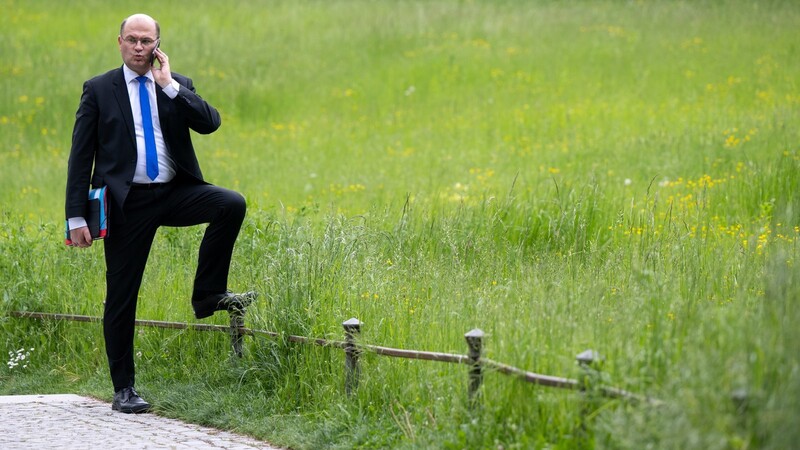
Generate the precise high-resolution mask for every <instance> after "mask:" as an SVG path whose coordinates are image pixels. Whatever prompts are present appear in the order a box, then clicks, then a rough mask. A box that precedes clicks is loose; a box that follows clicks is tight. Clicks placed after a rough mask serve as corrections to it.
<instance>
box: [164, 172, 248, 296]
mask: <svg viewBox="0 0 800 450" xmlns="http://www.w3.org/2000/svg"><path fill="white" fill-rule="evenodd" d="M246 209H247V206H246V204H245V200H244V197H242V195H241V194H239V193H238V192H235V191H231V190H229V189H225V188H221V187H218V186H212V185H183V186H177V187H175V189H174V190H173V191H172V193H171V194H170V201H169V207H168V209H167V210H166V215H165V218H164V220H163V222H162V223H163V225H167V226H189V225H197V224H201V223H208V224H209V225H208V228H206V232H205V235H204V236H203V241H202V242H201V243H200V251H199V254H198V260H197V272H196V274H195V279H194V291H195V295H198V294H201V296H202V294H205V293H221V292H224V291H225V290H226V289H227V287H228V272H229V269H230V265H231V256H232V255H233V246H234V244H235V242H236V238H237V237H238V236H239V230H240V228H241V226H242V221H243V220H244V216H245V212H246Z"/></svg>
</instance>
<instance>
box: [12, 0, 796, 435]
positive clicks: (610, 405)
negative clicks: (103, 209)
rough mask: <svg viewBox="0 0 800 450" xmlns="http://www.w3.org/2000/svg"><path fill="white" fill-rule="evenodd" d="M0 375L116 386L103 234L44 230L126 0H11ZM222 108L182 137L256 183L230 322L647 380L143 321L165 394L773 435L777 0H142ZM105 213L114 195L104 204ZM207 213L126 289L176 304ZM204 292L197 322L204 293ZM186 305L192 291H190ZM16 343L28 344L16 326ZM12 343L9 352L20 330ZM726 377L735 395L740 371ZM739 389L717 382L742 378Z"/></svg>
mask: <svg viewBox="0 0 800 450" xmlns="http://www.w3.org/2000/svg"><path fill="white" fill-rule="evenodd" d="M2 6H3V11H4V14H3V15H2V18H0V25H1V27H0V30H2V31H0V48H2V55H3V61H2V62H0V78H2V82H3V87H4V89H3V90H2V92H0V136H1V137H0V142H1V143H2V151H0V204H2V211H0V248H1V249H2V253H0V270H1V272H0V273H2V275H0V277H2V278H0V280H2V284H1V286H2V287H0V291H2V301H1V302H0V305H2V308H1V309H2V312H3V314H2V315H1V316H0V327H2V329H3V333H4V335H3V339H2V340H0V342H2V346H0V350H2V352H3V353H2V354H3V355H5V354H9V352H11V353H10V354H9V361H10V360H11V359H13V358H14V355H15V354H16V353H15V352H16V351H17V350H20V349H23V350H25V351H27V352H29V353H30V356H29V357H28V358H26V360H25V361H27V364H25V365H26V366H27V367H23V365H17V366H13V367H12V365H9V364H6V365H2V366H0V392H2V393H46V392H64V391H70V392H79V393H85V394H90V395H95V396H99V397H102V398H106V399H108V398H110V386H109V384H108V376H107V369H106V362H105V356H104V348H103V343H102V333H101V330H100V327H99V325H92V324H75V323H52V322H35V321H28V320H20V319H14V318H10V317H8V314H7V313H8V312H10V311H13V310H34V311H48V312H65V313H74V314H88V315H95V316H99V315H101V314H102V301H103V296H104V291H105V286H104V282H103V280H104V278H103V271H104V263H103V259H102V258H103V256H102V248H100V247H102V243H98V244H96V245H95V246H94V247H93V248H92V249H90V250H87V251H75V250H74V249H67V248H65V247H64V246H63V244H62V243H61V239H62V236H63V212H62V211H63V206H62V205H63V190H64V182H65V172H66V159H67V155H68V152H69V146H70V137H71V127H72V122H73V120H74V111H75V109H76V108H77V103H78V100H79V97H80V92H81V84H82V82H83V81H84V80H85V79H87V78H89V77H91V76H93V75H95V74H98V73H102V72H104V71H106V70H108V69H110V68H113V67H116V66H118V65H119V64H120V60H119V56H118V53H117V49H116V34H117V31H118V25H119V22H120V21H121V20H122V18H124V17H125V16H127V15H128V14H130V13H133V12H136V11H129V10H128V9H127V8H123V7H120V6H110V5H107V4H106V3H104V2H95V1H89V2H85V3H83V4H81V5H80V6H75V5H67V4H64V3H58V2H53V1H49V0H39V1H33V2H16V1H4V2H2ZM138 8H141V10H142V11H146V12H149V13H150V14H152V15H153V16H155V17H156V18H157V19H158V20H159V21H160V22H161V26H162V40H163V44H162V47H163V49H164V50H165V51H166V52H167V53H168V54H169V55H170V60H171V64H172V67H173V70H175V71H176V72H180V73H183V74H186V75H188V76H191V77H192V78H193V79H194V81H195V85H196V86H197V88H198V92H199V93H200V95H202V96H203V97H204V98H206V99H207V100H209V101H210V102H211V103H212V104H213V105H215V106H216V107H218V108H219V109H220V111H221V113H222V116H223V127H222V128H221V129H220V130H219V131H218V132H217V133H215V134H213V135H211V136H198V137H197V138H196V139H195V146H196V148H197V150H198V153H199V158H200V160H201V165H202V166H203V169H204V173H205V175H206V177H207V179H209V180H210V181H212V182H214V183H217V184H220V185H223V186H226V187H231V188H235V189H238V190H240V191H241V192H242V193H243V194H244V195H245V196H246V197H247V199H248V204H249V211H248V216H247V218H246V221H245V224H244V227H243V230H242V233H241V235H240V238H239V241H238V242H237V247H236V253H235V258H234V263H233V270H232V274H231V287H232V288H235V289H245V288H248V289H249V288H254V289H257V290H258V291H259V292H260V293H261V294H262V297H261V298H262V300H261V301H260V303H259V304H258V305H257V306H255V307H253V308H251V310H250V311H249V312H248V318H247V321H248V325H250V326H252V327H254V328H261V329H268V330H275V331H278V332H280V333H282V334H283V335H288V334H302V335H307V336H314V337H329V338H335V339H339V338H341V337H342V335H343V330H342V327H341V323H342V322H343V321H344V320H346V319H348V318H350V317H357V318H358V319H359V320H361V321H363V322H364V324H365V325H364V328H363V331H362V339H363V340H364V341H365V342H368V343H373V344H378V345H386V346H392V347H400V348H413V349H420V350H431V351H444V352H457V353H465V352H466V344H465V342H464V337H463V335H464V333H465V332H467V331H468V330H470V329H472V328H476V327H477V328H481V329H483V330H484V331H486V332H487V335H488V337H487V341H486V344H485V346H486V348H485V350H486V356H487V357H489V358H491V359H493V360H497V361H502V362H505V363H508V364H512V365H515V366H517V367H521V368H524V369H527V370H531V371H535V372H539V373H546V374H552V375H558V376H565V377H577V376H578V375H579V370H578V368H577V367H576V364H575V355H576V354H577V353H579V352H581V351H583V350H585V349H587V348H593V349H595V350H597V351H599V352H600V353H601V354H603V355H604V356H605V361H604V365H603V373H604V378H605V381H606V382H608V383H609V384H611V385H615V386H619V387H622V388H624V389H627V390H630V391H633V392H637V393H641V394H645V395H650V396H653V397H657V398H659V399H662V400H663V401H664V405H663V406H660V407H650V406H645V405H630V404H625V403H623V402H620V401H600V402H597V403H593V404H592V405H590V407H589V411H588V413H589V418H590V420H589V422H588V424H587V427H586V429H585V430H583V431H582V428H581V411H582V410H584V409H585V408H586V406H584V403H583V402H582V397H581V396H580V395H578V394H576V393H570V392H561V391H555V390H552V389H548V388H540V387H535V386H532V385H528V384H525V383H522V382H521V381H519V380H515V379H513V378H509V377H506V376H503V375H501V374H497V373H491V372H490V373H488V374H487V375H486V378H485V383H484V386H483V388H482V389H483V392H482V395H481V396H482V406H481V407H480V408H478V409H476V410H471V409H470V408H469V401H468V398H467V392H466V383H467V374H466V368H465V367H460V366H450V365H445V364H441V363H432V362H419V361H404V360H394V359H387V358H382V357H378V356H376V355H372V354H369V353H368V354H365V355H364V356H363V357H362V364H363V366H362V379H361V384H360V387H359V390H358V391H357V393H356V395H355V396H354V397H353V398H350V399H347V398H345V396H344V392H343V391H344V389H343V385H344V375H343V366H344V361H343V354H342V352H341V350H338V349H331V348H317V347H305V346H301V345H298V344H292V343H289V342H287V341H286V340H285V339H278V340H270V339H266V338H253V339H248V340H247V341H246V348H245V350H246V351H245V356H244V358H242V359H241V360H236V359H235V358H231V357H230V355H229V351H228V338H227V336H225V335H224V334H208V333H201V332H193V331H174V330H169V331H164V330H152V329H141V330H140V331H139V334H138V336H137V343H136V345H137V352H138V353H137V356H136V358H137V368H138V382H137V388H138V389H139V390H140V391H141V392H142V393H143V394H144V395H145V398H147V399H148V400H150V401H152V402H153V403H154V404H155V405H156V408H157V410H158V412H159V413H160V414H164V415H167V416H172V417H180V418H183V419H187V420H192V421H196V422H198V423H204V424H210V425H215V426H219V427H223V428H229V429H236V430H239V431H242V432H246V433H250V434H252V435H254V436H257V437H261V438H264V439H268V440H270V441H272V442H275V443H278V444H281V445H287V446H291V447H293V448H353V447H363V448H379V447H394V448H593V447H596V448H636V449H638V448H703V449H708V448H710V449H716V448H720V449H722V448H725V449H727V448H741V449H744V448H776V449H777V448H790V447H791V446H792V445H793V443H794V442H796V441H797V439H798V431H797V427H796V425H795V424H796V423H797V420H798V418H800V404H798V400H797V399H798V398H800V392H798V387H799V386H800V363H798V359H797V355H798V354H800V351H799V350H800V345H798V342H800V340H798V338H800V332H798V331H797V330H798V329H800V328H798V327H797V326H796V324H797V323H798V320H799V319H800V314H799V313H798V308H797V299H798V297H800V295H799V294H800V288H799V287H798V270H797V264H798V260H797V257H798V238H800V228H799V227H800V196H799V195H798V189H797V186H798V181H800V180H798V169H800V148H798V144H797V142H798V137H800V136H799V135H800V133H799V132H798V129H800V128H798V125H800V120H799V119H800V117H798V103H800V96H798V92H797V88H798V81H799V80H798V74H800V70H799V69H800V67H798V65H799V64H800V63H798V62H797V61H798V58H797V44H796V37H795V34H796V33H795V30H796V29H797V28H798V25H800V23H799V22H800V9H799V8H798V7H797V6H796V5H794V4H793V3H792V2H777V1H775V2H747V1H743V0H741V1H733V0H732V1H722V2H711V1H708V2H677V1H665V2H613V1H608V2H573V3H562V2H548V1H539V2H513V1H496V2H477V1H476V2H451V1H437V2H424V1H404V2H369V1H342V2H287V1H275V2H267V1H263V2H259V1H253V2H245V3H239V4H236V6H235V7H232V6H223V5H221V4H219V5H218V4H216V3H214V2H207V1H203V0H201V1H199V2H193V3H192V5H191V8H189V7H187V6H186V5H185V4H183V3H181V2H167V3H166V4H165V3H164V2H159V3H156V2H144V3H143V4H141V5H140V6H138ZM112 226H113V224H112ZM202 232H203V228H202V227H195V228H189V229H163V230H162V231H161V232H160V234H159V235H158V237H157V239H156V242H155V245H154V248H153V251H152V254H151V262H150V265H149V266H148V269H147V271H146V273H145V283H144V286H143V288H142V291H141V295H140V302H139V311H138V316H139V317H140V318H146V319H155V320H170V321H189V322H194V321H195V320H194V319H193V318H192V315H191V307H190V305H189V302H188V299H189V295H190V289H191V281H192V278H193V272H194V260H195V258H196V251H197V246H198V244H199V239H200V236H201V235H202ZM225 321H226V318H225V317H223V316H219V317H214V318H213V319H211V320H210V322H212V323H219V324H224V323H225ZM207 322H208V321H207ZM31 348H33V349H34V350H29V349H31ZM23 353H24V352H23ZM735 392H746V393H747V399H748V401H747V405H746V407H737V404H736V403H735V402H734V401H732V399H731V397H732V395H733V393H735ZM737 408H738V409H737Z"/></svg>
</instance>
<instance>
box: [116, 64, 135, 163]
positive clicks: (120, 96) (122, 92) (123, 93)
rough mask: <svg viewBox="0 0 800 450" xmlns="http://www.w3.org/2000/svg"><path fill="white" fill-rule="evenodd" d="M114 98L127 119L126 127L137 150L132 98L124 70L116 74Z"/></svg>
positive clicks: (119, 70) (123, 116)
mask: <svg viewBox="0 0 800 450" xmlns="http://www.w3.org/2000/svg"><path fill="white" fill-rule="evenodd" d="M113 84H114V97H115V98H116V99H117V105H119V110H120V113H121V114H122V118H123V119H125V125H126V126H127V128H128V134H129V135H130V138H131V143H132V144H133V148H136V130H135V129H134V126H133V112H132V110H131V98H130V97H129V96H128V86H126V85H125V75H123V73H122V68H120V69H118V70H117V72H116V73H115V74H114V78H113Z"/></svg>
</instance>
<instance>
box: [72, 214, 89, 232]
mask: <svg viewBox="0 0 800 450" xmlns="http://www.w3.org/2000/svg"><path fill="white" fill-rule="evenodd" d="M67 224H68V226H69V230H70V231H72V230H75V229H78V228H83V227H86V226H88V225H87V224H86V219H84V218H83V217H70V218H69V219H67Z"/></svg>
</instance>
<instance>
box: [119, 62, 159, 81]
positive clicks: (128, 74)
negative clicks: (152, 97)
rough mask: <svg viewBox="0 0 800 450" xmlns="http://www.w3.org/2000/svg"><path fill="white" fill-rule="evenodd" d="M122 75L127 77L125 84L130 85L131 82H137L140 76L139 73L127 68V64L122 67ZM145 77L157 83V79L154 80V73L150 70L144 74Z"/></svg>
mask: <svg viewBox="0 0 800 450" xmlns="http://www.w3.org/2000/svg"><path fill="white" fill-rule="evenodd" d="M122 73H123V74H124V75H125V84H130V83H131V81H133V80H135V79H136V77H138V76H139V74H138V73H136V72H134V71H133V70H131V68H130V67H128V66H126V65H125V64H123V65H122ZM144 76H146V77H147V78H148V79H149V80H150V81H152V82H153V83H155V82H156V80H155V78H153V72H151V71H149V70H148V71H147V73H146V74H144Z"/></svg>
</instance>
